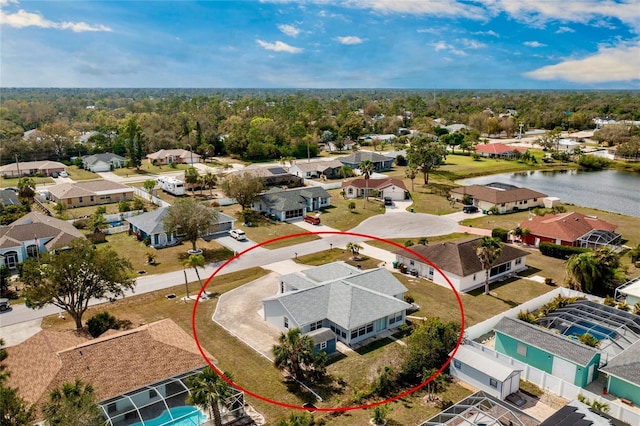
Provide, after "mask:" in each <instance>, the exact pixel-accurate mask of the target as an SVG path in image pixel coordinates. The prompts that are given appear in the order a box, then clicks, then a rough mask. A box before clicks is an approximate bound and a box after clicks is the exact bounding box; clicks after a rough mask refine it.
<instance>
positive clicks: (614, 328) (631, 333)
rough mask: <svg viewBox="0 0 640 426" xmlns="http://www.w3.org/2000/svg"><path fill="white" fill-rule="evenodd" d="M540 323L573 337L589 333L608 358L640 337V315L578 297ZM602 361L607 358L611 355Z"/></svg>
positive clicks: (604, 360) (549, 314) (541, 319)
mask: <svg viewBox="0 0 640 426" xmlns="http://www.w3.org/2000/svg"><path fill="white" fill-rule="evenodd" d="M538 324H540V325H542V326H544V327H546V328H549V329H553V330H558V332H560V333H561V334H564V335H565V336H568V337H570V338H577V336H579V335H582V334H585V333H589V334H590V335H592V336H593V337H595V338H596V339H598V340H599V341H600V345H599V346H598V349H600V350H601V351H603V352H604V353H606V354H608V358H612V357H613V356H615V355H618V354H619V353H621V352H622V351H624V350H625V349H627V348H628V347H629V346H631V345H633V344H634V343H635V342H637V341H638V340H640V316H638V315H634V314H632V313H630V312H625V311H623V310H621V309H617V308H615V307H612V306H606V305H603V304H601V303H596V302H592V301H589V300H578V301H576V302H574V303H571V304H569V305H566V306H564V307H562V308H558V309H556V310H554V311H551V312H549V313H548V314H547V315H546V316H544V317H542V318H540V319H539V320H538ZM604 358H605V359H603V360H602V362H606V361H607V359H606V358H607V357H604Z"/></svg>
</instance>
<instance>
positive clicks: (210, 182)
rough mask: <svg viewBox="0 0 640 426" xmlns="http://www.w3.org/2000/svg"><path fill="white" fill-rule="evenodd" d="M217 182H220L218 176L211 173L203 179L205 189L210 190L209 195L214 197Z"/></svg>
mask: <svg viewBox="0 0 640 426" xmlns="http://www.w3.org/2000/svg"><path fill="white" fill-rule="evenodd" d="M217 182H218V178H217V176H216V175H214V174H213V173H211V172H207V174H205V175H204V176H203V177H202V183H203V184H204V186H205V187H207V188H209V195H210V196H212V197H213V188H214V187H215V186H216V183H217Z"/></svg>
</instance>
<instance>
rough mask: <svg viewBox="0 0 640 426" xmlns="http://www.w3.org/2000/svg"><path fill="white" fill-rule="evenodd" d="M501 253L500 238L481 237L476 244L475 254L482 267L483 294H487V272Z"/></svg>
mask: <svg viewBox="0 0 640 426" xmlns="http://www.w3.org/2000/svg"><path fill="white" fill-rule="evenodd" d="M501 254H502V245H501V244H500V240H499V239H497V238H492V237H482V238H481V239H480V243H479V244H478V245H477V246H476V256H478V260H480V264H481V265H482V269H484V273H485V278H484V294H489V272H490V271H491V267H492V266H493V264H494V263H495V261H496V260H498V258H499V257H500V255H501Z"/></svg>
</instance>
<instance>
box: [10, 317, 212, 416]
mask: <svg viewBox="0 0 640 426" xmlns="http://www.w3.org/2000/svg"><path fill="white" fill-rule="evenodd" d="M7 352H8V354H9V356H8V357H7V359H6V363H7V367H8V369H9V371H11V376H10V378H9V386H13V387H16V388H18V391H19V393H20V395H21V396H22V397H24V398H25V399H27V400H28V401H29V402H34V403H38V404H40V403H42V402H43V401H45V400H46V398H47V396H48V393H49V391H50V390H51V389H54V388H56V387H59V386H60V385H61V384H62V383H65V382H69V381H73V380H75V379H76V378H80V379H82V380H83V381H84V382H86V383H91V384H92V385H93V387H94V390H95V392H96V395H97V397H98V400H103V399H107V398H110V397H113V396H117V395H120V394H122V393H124V392H127V391H130V390H133V389H136V388H139V387H141V386H144V385H147V384H149V383H153V382H156V381H159V380H162V379H164V378H167V377H171V376H174V375H176V374H180V373H183V372H186V371H190V370H194V369H196V368H200V367H202V366H204V365H206V361H205V360H204V359H203V358H202V356H201V355H200V352H199V351H198V348H197V346H196V344H195V341H194V340H193V338H192V337H191V336H190V335H188V334H187V333H186V332H185V331H184V330H182V329H181V328H180V327H179V326H178V325H177V324H176V323H174V322H173V321H172V320H170V319H164V320H161V321H157V322H154V323H151V324H148V325H144V326H141V327H138V328H136V329H133V330H127V331H123V332H118V333H109V334H107V335H103V336H101V337H99V338H97V339H93V340H87V339H86V338H80V337H77V335H75V333H54V332H47V331H41V332H40V333H38V334H36V335H35V336H33V337H31V338H30V339H28V340H26V341H25V342H23V343H21V344H19V345H17V346H14V347H10V348H7ZM207 355H208V356H209V358H210V359H211V360H213V357H211V356H210V355H209V354H207ZM25 360H29V362H25ZM214 362H215V361H214Z"/></svg>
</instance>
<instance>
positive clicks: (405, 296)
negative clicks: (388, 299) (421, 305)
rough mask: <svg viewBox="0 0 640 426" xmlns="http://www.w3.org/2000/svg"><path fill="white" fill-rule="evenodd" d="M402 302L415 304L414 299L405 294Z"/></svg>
mask: <svg viewBox="0 0 640 426" xmlns="http://www.w3.org/2000/svg"><path fill="white" fill-rule="evenodd" d="M404 301H405V302H407V303H413V302H415V299H414V298H413V296H412V295H410V294H405V295H404Z"/></svg>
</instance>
